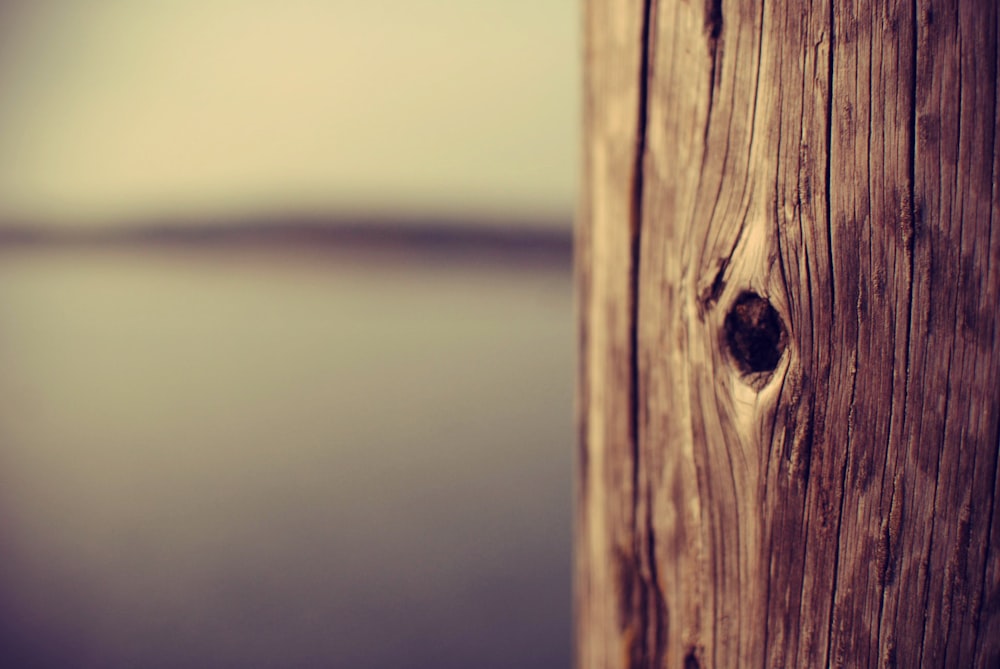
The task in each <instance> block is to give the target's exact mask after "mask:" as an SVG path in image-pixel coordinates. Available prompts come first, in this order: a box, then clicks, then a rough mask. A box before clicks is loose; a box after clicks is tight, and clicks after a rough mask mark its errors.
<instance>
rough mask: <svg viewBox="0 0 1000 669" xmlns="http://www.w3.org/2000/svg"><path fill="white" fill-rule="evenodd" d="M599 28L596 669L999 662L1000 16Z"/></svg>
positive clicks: (587, 279) (586, 449)
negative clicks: (999, 76)
mask: <svg viewBox="0 0 1000 669" xmlns="http://www.w3.org/2000/svg"><path fill="white" fill-rule="evenodd" d="M585 32H586V54H585V58H586V86H585V90H586V122H585V126H586V151H585V155H586V167H585V183H584V196H583V201H582V207H581V215H580V219H579V226H578V231H577V232H578V237H577V243H578V246H577V248H578V252H577V253H578V255H577V262H578V265H577V266H578V283H579V288H580V296H581V297H580V312H581V321H582V327H581V336H582V342H581V370H580V379H579V384H580V394H579V398H580V402H579V404H580V414H581V415H580V442H581V444H580V453H579V455H578V485H577V536H576V542H577V544H576V556H577V558H576V560H577V561H576V595H575V596H576V618H577V621H576V634H577V665H578V667H581V668H583V667H586V668H588V669H589V668H594V669H609V668H615V667H661V666H670V667H684V668H685V669H691V668H694V667H824V666H848V667H876V666H878V667H901V668H902V667H918V666H948V667H973V666H978V667H996V666H1000V509H998V506H1000V494H998V487H1000V481H998V466H997V455H998V438H1000V432H998V416H1000V344H998V343H997V341H996V335H997V334H998V328H997V325H998V320H1000V188H998V186H1000V184H998V179H1000V158H998V157H1000V151H998V147H997V125H998V116H997V111H998V105H997V74H998V40H997V37H998V33H1000V27H998V10H997V3H996V2H995V0H888V1H883V0H853V1H845V2H839V1H838V2H831V0H814V1H813V2H802V1H801V0H766V1H764V0H759V1H758V2H751V1H749V0H706V1H704V2H696V1H694V0H614V1H612V0H588V1H587V2H586V28H585ZM994 219H996V220H997V221H998V224H997V225H994Z"/></svg>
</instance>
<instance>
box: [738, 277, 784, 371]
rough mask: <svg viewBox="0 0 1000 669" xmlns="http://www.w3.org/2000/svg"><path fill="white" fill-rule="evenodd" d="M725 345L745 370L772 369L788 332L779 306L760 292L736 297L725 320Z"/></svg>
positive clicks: (778, 357)
mask: <svg viewBox="0 0 1000 669" xmlns="http://www.w3.org/2000/svg"><path fill="white" fill-rule="evenodd" d="M723 328H724V331H725V336H726V345H727V346H728V347H729V353H730V355H732V358H733V360H734V361H735V363H736V366H737V367H738V368H739V370H740V371H741V372H743V374H759V373H762V372H767V373H769V372H772V371H774V368H775V367H777V366H778V361H779V360H781V355H782V353H784V352H785V345H786V343H787V339H788V335H787V333H786V331H785V324H784V323H783V322H782V321H781V316H779V315H778V312H777V310H776V309H775V308H774V307H773V306H771V303H770V302H768V301H767V300H766V299H765V298H763V297H761V296H760V295H758V294H757V293H753V292H750V291H745V292H743V293H741V294H740V295H739V297H737V298H736V300H735V301H734V302H733V305H732V307H730V309H729V313H728V314H726V320H725V322H724V323H723Z"/></svg>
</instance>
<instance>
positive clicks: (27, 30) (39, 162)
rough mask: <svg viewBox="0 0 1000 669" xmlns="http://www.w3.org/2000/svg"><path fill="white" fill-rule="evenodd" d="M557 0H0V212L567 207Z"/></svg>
mask: <svg viewBox="0 0 1000 669" xmlns="http://www.w3.org/2000/svg"><path fill="white" fill-rule="evenodd" d="M577 10H578V8H577V3H576V2H575V0H544V1H539V0H507V1H506V2H491V3H481V2H470V1H469V0H433V1H424V2H420V1H417V0H367V1H366V2H346V1H341V0H325V1H321V0H239V1H236V0H169V1H168V0H89V1H88V0H36V1H35V2H28V1H27V0H0V221H10V220H31V221H36V222H39V223H44V224H48V225H62V226H86V225H91V226H94V225H111V224H119V223H129V222H140V221H142V220H148V219H152V218H157V219H161V220H162V219H164V218H166V219H170V218H171V217H174V218H178V219H182V218H184V217H198V216H217V217H223V218H229V219H238V218H239V217H240V216H243V215H254V214H260V213H272V212H285V211H296V212H301V211H305V212H331V213H343V212H374V213H380V214H393V213H403V214H408V215H412V214H421V215H427V214H430V215H434V214H445V215H456V214H458V215H465V214H468V215H470V217H474V216H475V215H480V214H488V215H491V216H496V215H500V216H509V217H512V218H531V217H539V218H544V217H552V216H556V217H558V216H563V215H565V216H566V217H567V219H568V216H569V214H570V213H571V212H572V210H573V206H574V202H575V198H576V195H575V193H576V181H577V176H578V169H577V160H578V153H579V152H578V148H577V144H578V135H579V118H578V116H579V114H578V107H579V104H578V103H579V89H580V81H579V79H580V76H579V61H580V60H581V57H580V55H581V54H580V53H579V51H580V47H579V32H580V21H579V17H578V11H577Z"/></svg>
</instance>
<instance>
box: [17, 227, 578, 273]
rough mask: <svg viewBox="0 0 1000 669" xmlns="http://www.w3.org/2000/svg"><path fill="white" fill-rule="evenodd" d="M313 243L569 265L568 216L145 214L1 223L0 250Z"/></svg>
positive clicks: (306, 246)
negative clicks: (129, 218) (96, 222)
mask: <svg viewBox="0 0 1000 669" xmlns="http://www.w3.org/2000/svg"><path fill="white" fill-rule="evenodd" d="M109 247H114V248H136V249H139V248H149V247H157V248H192V249H218V250H223V249H246V248H275V249H279V248H280V249H315V250H324V249H329V250H341V251H359V252H362V251H367V252H388V253H402V254H405V255H406V256H409V257H427V258H433V259H441V260H448V259H468V260H473V259H475V260H479V259H488V260H492V261H494V262H498V263H501V264H521V263H524V262H528V263H530V264H539V263H540V264H544V265H553V266H559V267H567V268H568V267H569V266H570V265H571V264H572V256H573V235H572V230H571V226H570V224H569V217H566V218H564V219H562V220H559V219H552V220H544V221H522V220H510V221H504V219H501V218H496V219H482V218H479V219H476V218H472V217H469V218H457V217H456V218H444V217H440V218H432V217H410V218H403V217H393V218H388V217H387V218H377V217H371V216H369V217H365V216H353V217H320V216H311V217H304V216H273V217H258V218H252V217H244V218H238V219H230V220H224V219H219V218H212V219H205V220H203V221H202V220H197V219H183V220H178V221H166V220H162V221H156V222H144V223H141V224H135V225H129V226H125V225H119V226H115V227H105V228H83V229H81V228H67V227H62V226H60V227H56V226H51V225H29V224H24V223H20V224H16V223H7V224H3V223H0V250H16V249H26V248H36V249H42V248H62V249H87V248H109Z"/></svg>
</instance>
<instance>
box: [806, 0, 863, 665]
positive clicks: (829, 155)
mask: <svg viewBox="0 0 1000 669" xmlns="http://www.w3.org/2000/svg"><path fill="white" fill-rule="evenodd" d="M834 4H835V2H834V0H830V3H829V6H830V16H829V23H830V45H829V49H828V53H827V81H826V84H827V97H826V169H825V173H824V181H825V182H826V183H825V184H824V185H825V190H826V193H825V195H826V234H827V239H826V245H827V246H826V252H827V262H828V264H829V268H830V306H831V309H830V328H829V333H830V340H829V342H830V350H831V351H832V350H833V349H834V334H833V333H834V330H835V324H836V313H837V299H836V295H837V291H836V285H835V284H836V272H835V268H836V266H835V265H834V264H833V212H832V200H833V196H832V190H831V177H830V173H831V169H832V167H833V93H834V85H833V74H834V67H833V66H834V63H833V59H834V51H835V50H836V40H837V33H836V18H835V11H834ZM807 268H808V265H807ZM855 351H857V347H855ZM856 390H857V374H855V376H854V380H853V381H852V384H851V401H850V404H849V405H848V406H849V407H850V408H849V412H850V414H853V411H854V402H855V391H856ZM814 399H815V398H814ZM850 414H849V415H850ZM847 429H848V435H847V444H848V447H847V450H848V452H847V453H845V454H844V466H843V469H842V471H841V477H840V511H839V513H838V515H837V541H836V546H837V547H836V549H835V553H834V556H833V583H832V588H831V590H830V609H829V614H828V619H827V630H826V662H825V663H824V664H826V665H828V666H829V665H830V664H831V653H832V652H833V634H834V619H835V614H836V603H837V581H838V577H839V576H840V530H841V527H842V522H843V517H844V490H845V488H846V486H847V463H848V458H849V456H850V440H851V434H850V431H851V421H850V420H848V428H847Z"/></svg>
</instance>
